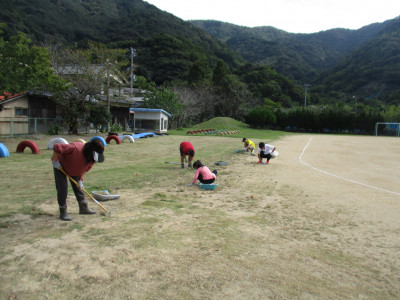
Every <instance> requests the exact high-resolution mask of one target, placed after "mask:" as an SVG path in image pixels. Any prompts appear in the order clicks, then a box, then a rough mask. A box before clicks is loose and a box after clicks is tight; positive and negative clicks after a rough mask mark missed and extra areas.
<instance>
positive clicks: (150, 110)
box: [130, 108, 172, 117]
mask: <svg viewBox="0 0 400 300" xmlns="http://www.w3.org/2000/svg"><path fill="white" fill-rule="evenodd" d="M130 111H134V112H162V113H164V114H166V115H167V116H169V117H171V116H172V115H171V114H170V113H169V112H167V111H165V110H163V109H160V108H131V109H130Z"/></svg>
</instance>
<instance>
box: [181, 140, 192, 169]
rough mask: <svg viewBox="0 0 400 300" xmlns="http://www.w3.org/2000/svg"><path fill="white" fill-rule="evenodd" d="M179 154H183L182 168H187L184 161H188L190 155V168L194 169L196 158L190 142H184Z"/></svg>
mask: <svg viewBox="0 0 400 300" xmlns="http://www.w3.org/2000/svg"><path fill="white" fill-rule="evenodd" d="M179 153H180V154H181V166H182V168H184V167H185V165H184V161H186V155H189V163H188V168H191V167H192V161H193V158H194V148H193V145H192V144H191V143H190V142H182V143H181V144H180V145H179Z"/></svg>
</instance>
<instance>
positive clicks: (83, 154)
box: [51, 139, 104, 221]
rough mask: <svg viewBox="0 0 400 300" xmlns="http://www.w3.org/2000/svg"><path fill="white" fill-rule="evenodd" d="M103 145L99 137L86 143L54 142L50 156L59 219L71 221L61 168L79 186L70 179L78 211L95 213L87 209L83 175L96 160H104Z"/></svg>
mask: <svg viewBox="0 0 400 300" xmlns="http://www.w3.org/2000/svg"><path fill="white" fill-rule="evenodd" d="M103 152H104V145H103V143H102V141H100V140H99V139H94V140H92V141H91V142H88V143H82V142H73V143H71V144H55V145H54V147H53V155H52V157H51V160H52V163H53V168H54V179H55V183H56V189H57V201H58V205H59V207H60V219H61V220H63V221H71V220H72V218H71V216H70V215H69V214H68V213H67V194H68V181H67V177H66V176H65V174H64V173H62V172H61V171H60V168H62V169H63V170H64V171H65V172H66V173H67V174H68V175H69V176H71V178H73V179H74V180H75V181H76V182H77V183H78V184H79V186H77V185H76V184H75V183H73V182H72V181H71V180H70V182H71V186H72V189H73V191H74V194H75V197H76V200H77V201H78V204H79V213H80V214H84V215H88V214H95V213H96V212H95V211H94V210H91V209H89V207H88V203H87V201H86V200H85V194H84V193H83V191H82V189H83V175H84V174H85V173H86V172H88V171H89V170H90V169H91V168H92V167H93V165H94V164H95V163H96V162H99V163H101V162H103V161H104V154H103Z"/></svg>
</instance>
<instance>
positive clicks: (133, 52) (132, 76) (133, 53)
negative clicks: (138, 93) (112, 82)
mask: <svg viewBox="0 0 400 300" xmlns="http://www.w3.org/2000/svg"><path fill="white" fill-rule="evenodd" d="M135 56H136V51H135V49H133V48H132V47H131V89H130V92H131V97H132V92H133V91H132V90H133V79H134V75H133V58H134V57H135Z"/></svg>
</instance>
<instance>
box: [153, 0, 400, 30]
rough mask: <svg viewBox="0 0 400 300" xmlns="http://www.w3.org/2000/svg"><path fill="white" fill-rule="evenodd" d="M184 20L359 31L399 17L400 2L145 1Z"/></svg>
mask: <svg viewBox="0 0 400 300" xmlns="http://www.w3.org/2000/svg"><path fill="white" fill-rule="evenodd" d="M145 1H146V2H148V3H150V4H153V5H154V6H156V7H158V8H159V9H161V10H164V11H166V12H169V13H171V14H173V15H175V16H176V17H179V18H181V19H182V20H185V21H188V20H217V21H222V22H228V23H232V24H235V25H241V26H247V27H256V26H273V27H275V28H278V29H282V30H285V31H287V32H291V33H314V32H319V31H323V30H328V29H333V28H347V29H359V28H361V27H363V26H366V25H369V24H372V23H376V22H383V21H386V20H389V19H394V18H395V17H397V16H399V15H400V0H378V1H376V0H375V1H374V0H145Z"/></svg>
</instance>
